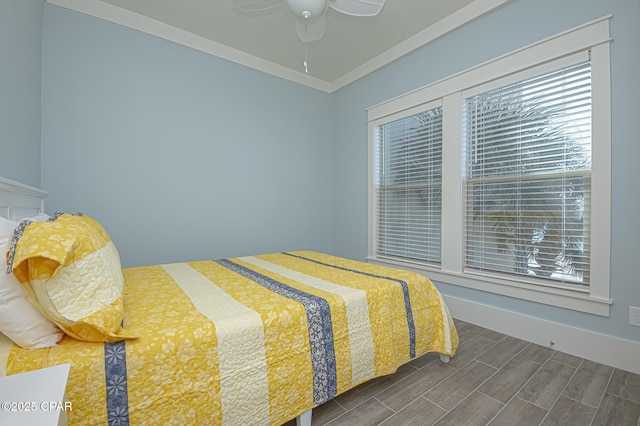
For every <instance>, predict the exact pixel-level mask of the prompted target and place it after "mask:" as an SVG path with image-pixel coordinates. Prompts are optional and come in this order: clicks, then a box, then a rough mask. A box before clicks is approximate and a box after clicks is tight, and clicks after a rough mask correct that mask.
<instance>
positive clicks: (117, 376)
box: [104, 341, 129, 426]
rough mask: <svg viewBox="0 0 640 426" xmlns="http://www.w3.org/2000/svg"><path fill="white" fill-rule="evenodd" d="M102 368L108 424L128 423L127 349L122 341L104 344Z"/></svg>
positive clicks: (114, 425)
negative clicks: (103, 371)
mask: <svg viewBox="0 0 640 426" xmlns="http://www.w3.org/2000/svg"><path fill="white" fill-rule="evenodd" d="M104 369H105V379H106V380H105V382H106V391H107V416H108V423H109V425H110V426H111V425H113V426H116V425H118V426H119V425H123V426H124V425H128V424H129V398H128V389H127V351H126V348H125V342H124V341H120V342H112V343H105V344H104Z"/></svg>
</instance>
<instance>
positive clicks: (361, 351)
mask: <svg viewBox="0 0 640 426" xmlns="http://www.w3.org/2000/svg"><path fill="white" fill-rule="evenodd" d="M239 259H241V260H243V261H245V262H247V263H250V264H252V265H255V266H258V267H260V268H263V269H266V270H267V271H271V272H274V273H276V274H278V275H281V276H283V277H285V278H289V279H291V280H294V281H298V282H300V283H302V284H304V285H307V286H309V287H314V288H317V289H320V290H322V291H326V292H329V293H333V294H337V295H339V296H340V297H342V299H343V300H344V303H345V306H346V310H347V326H348V327H349V344H350V345H351V370H352V373H351V374H352V379H351V381H352V383H353V384H356V383H359V382H362V381H364V380H366V379H370V378H372V377H374V374H375V368H374V359H373V356H374V346H373V335H372V333H371V322H370V321H371V320H370V318H369V304H368V303H367V294H366V292H364V291H362V290H358V289H354V288H351V287H346V286H342V285H339V284H335V283H332V282H330V281H325V280H323V279H320V278H317V277H314V276H311V275H307V274H303V273H302V272H298V271H295V270H293V269H289V268H286V267H284V266H281V265H277V264H275V263H271V262H267V261H266V260H263V259H259V258H257V257H253V256H247V257H240V258H239Z"/></svg>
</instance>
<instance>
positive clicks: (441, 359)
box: [440, 354, 451, 364]
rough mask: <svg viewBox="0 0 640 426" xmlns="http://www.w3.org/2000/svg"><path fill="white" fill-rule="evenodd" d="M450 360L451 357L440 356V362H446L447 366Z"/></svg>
mask: <svg viewBox="0 0 640 426" xmlns="http://www.w3.org/2000/svg"><path fill="white" fill-rule="evenodd" d="M450 359H451V358H449V355H445V354H440V361H442V362H444V363H445V364H448V363H449V360H450Z"/></svg>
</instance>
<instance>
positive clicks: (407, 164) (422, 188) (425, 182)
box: [375, 107, 442, 264]
mask: <svg viewBox="0 0 640 426" xmlns="http://www.w3.org/2000/svg"><path fill="white" fill-rule="evenodd" d="M375 146H376V150H375V153H376V160H375V164H376V168H375V188H376V204H375V217H376V225H377V226H376V228H375V230H376V242H377V243H376V245H375V247H376V255H377V256H386V257H396V258H402V259H408V260H413V261H420V262H426V263H431V264H439V263H440V258H441V253H440V252H441V248H440V236H441V222H442V108H441V107H438V108H434V109H431V110H428V111H424V112H420V113H417V114H414V115H411V116H408V117H405V118H401V119H399V120H396V121H392V122H389V123H386V124H383V125H381V126H378V127H377V128H376V132H375Z"/></svg>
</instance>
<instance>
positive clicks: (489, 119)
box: [463, 62, 591, 287]
mask: <svg viewBox="0 0 640 426" xmlns="http://www.w3.org/2000/svg"><path fill="white" fill-rule="evenodd" d="M463 102H464V105H463V122H464V129H463V139H464V146H465V160H464V161H465V167H464V170H465V171H464V173H465V176H464V178H465V179H464V182H465V186H466V201H465V205H466V209H465V212H466V213H465V216H466V224H465V231H466V238H465V240H466V244H465V268H466V270H467V271H470V270H473V271H476V272H480V273H489V274H495V273H497V274H507V275H517V276H520V277H528V278H531V279H536V278H538V279H543V280H546V282H547V283H549V284H551V285H562V286H578V287H580V286H588V285H589V257H590V255H589V253H590V250H589V247H590V238H589V237H590V231H589V230H590V177H591V65H590V63H589V62H583V63H580V64H576V65H572V66H569V67H564V68H562V69H558V70H555V71H553V72H548V73H545V74H543V75H539V76H537V77H535V78H530V79H527V80H525V81H521V82H518V83H515V84H510V85H507V86H504V87H500V88H497V89H494V90H490V91H486V92H484V93H480V94H477V95H474V96H470V97H467V98H465V99H464V101H463Z"/></svg>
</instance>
